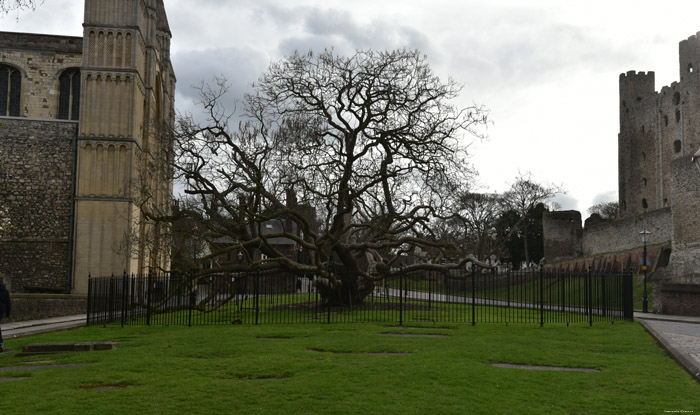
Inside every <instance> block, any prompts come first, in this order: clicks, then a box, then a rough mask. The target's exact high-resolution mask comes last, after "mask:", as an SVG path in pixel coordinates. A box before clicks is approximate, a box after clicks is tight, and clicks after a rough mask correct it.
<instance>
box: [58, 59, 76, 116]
mask: <svg viewBox="0 0 700 415" xmlns="http://www.w3.org/2000/svg"><path fill="white" fill-rule="evenodd" d="M58 88H59V98H58V118H59V119H61V120H76V121H77V120H78V118H79V116H80V70H78V69H76V68H71V69H66V70H65V71H63V72H62V73H61V76H59V77H58Z"/></svg>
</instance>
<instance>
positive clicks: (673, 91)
mask: <svg viewBox="0 0 700 415" xmlns="http://www.w3.org/2000/svg"><path fill="white" fill-rule="evenodd" d="M679 63H680V81H679V82H674V83H673V84H671V85H670V86H665V87H663V88H661V91H659V92H657V91H656V90H655V83H654V72H635V71H630V72H627V73H623V74H621V75H620V134H619V135H618V182H619V206H620V211H619V214H620V217H619V219H617V220H612V221H602V220H600V219H599V218H596V217H595V216H593V217H591V218H589V219H588V220H587V221H586V226H585V227H584V228H582V227H581V215H580V213H579V212H576V211H566V212H552V213H550V214H546V215H545V217H544V218H543V226H544V233H545V256H546V257H547V260H548V261H557V260H565V259H571V258H574V259H575V258H579V259H582V258H586V259H587V261H588V263H591V262H593V261H596V260H597V261H598V262H599V263H600V262H601V261H611V260H615V261H619V262H622V263H627V264H629V265H632V266H633V267H635V268H637V266H638V264H639V260H640V257H641V250H642V248H641V246H642V241H641V239H640V238H639V232H640V231H642V230H643V229H646V230H648V231H651V232H652V233H651V235H650V242H649V243H648V244H649V245H650V247H649V248H650V249H649V258H650V260H651V270H652V271H653V272H652V274H651V275H652V280H653V283H654V308H655V310H656V311H658V312H663V313H667V314H688V313H692V314H695V315H700V172H699V171H698V169H697V168H696V167H695V166H694V164H693V162H692V156H693V154H694V153H695V152H696V151H698V148H700V33H698V34H697V35H693V36H691V37H689V38H688V39H686V40H683V41H681V42H680V44H679Z"/></svg>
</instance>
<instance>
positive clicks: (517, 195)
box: [503, 173, 565, 264]
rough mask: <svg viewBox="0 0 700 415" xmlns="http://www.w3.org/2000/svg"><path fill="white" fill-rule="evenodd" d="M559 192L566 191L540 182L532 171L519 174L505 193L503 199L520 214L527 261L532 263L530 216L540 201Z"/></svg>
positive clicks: (543, 201)
mask: <svg viewBox="0 0 700 415" xmlns="http://www.w3.org/2000/svg"><path fill="white" fill-rule="evenodd" d="M559 193H565V192H564V190H563V189H562V188H561V186H557V185H553V184H548V183H538V182H536V181H535V180H534V179H533V178H532V174H531V173H526V174H522V173H521V174H519V175H518V177H517V178H516V179H515V182H513V184H511V186H510V189H509V190H508V191H507V192H505V193H504V194H503V200H504V201H505V203H506V205H507V206H508V208H510V209H512V210H514V211H515V212H517V213H518V215H519V216H520V220H519V222H518V226H519V227H520V228H521V230H522V233H523V234H524V235H525V236H524V237H523V241H524V242H523V243H524V249H525V263H526V264H529V263H530V254H529V250H528V242H527V240H528V238H527V235H528V232H529V230H530V229H529V226H530V225H529V223H530V221H529V220H527V218H528V216H529V215H531V214H532V212H533V211H534V210H535V207H536V206H537V205H538V204H540V203H546V202H547V200H548V199H550V198H552V197H553V196H554V195H556V194H559Z"/></svg>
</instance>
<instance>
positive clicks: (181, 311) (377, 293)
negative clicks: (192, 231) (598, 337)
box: [88, 269, 633, 326]
mask: <svg viewBox="0 0 700 415" xmlns="http://www.w3.org/2000/svg"><path fill="white" fill-rule="evenodd" d="M325 282H326V280H325V279H323V278H321V277H319V276H316V275H310V274H299V273H293V272H284V271H274V272H273V271H266V272H262V271H254V272H249V273H226V274H217V275H208V276H199V277H187V276H171V275H156V274H155V273H149V274H148V275H143V276H142V275H138V276H137V275H133V274H132V275H127V274H124V275H122V276H112V277H100V278H92V277H91V278H90V282H89V292H88V324H93V325H94V324H105V323H112V322H121V324H122V325H154V324H157V325H190V326H191V325H205V324H265V323H312V322H324V323H334V322H368V321H375V322H388V323H398V324H403V323H405V322H418V321H421V322H450V323H471V324H476V323H489V322H496V323H538V324H540V325H544V324H545V323H566V324H568V323H574V322H585V323H588V324H593V322H602V321H619V320H632V318H633V310H632V307H633V306H632V273H631V272H618V273H611V272H605V271H594V270H583V271H575V272H572V271H565V270H546V269H538V270H528V271H515V272H510V271H508V272H501V273H496V272H494V271H493V270H488V269H483V270H477V271H474V272H470V273H467V272H452V273H450V274H443V273H437V272H412V273H407V272H400V273H399V276H397V277H396V278H391V279H381V280H377V281H373V282H370V283H367V284H369V285H367V284H365V286H364V287H363V292H364V293H365V294H366V295H359V291H360V289H359V288H358V286H357V284H354V285H353V284H345V285H344V286H343V287H340V288H335V292H334V293H333V294H334V295H329V293H328V292H329V291H328V289H325V290H324V289H323V287H325V285H324V283H325ZM322 292H323V295H322ZM367 292H369V293H368V294H367ZM358 298H362V300H361V301H359V300H358ZM353 299H355V300H353Z"/></svg>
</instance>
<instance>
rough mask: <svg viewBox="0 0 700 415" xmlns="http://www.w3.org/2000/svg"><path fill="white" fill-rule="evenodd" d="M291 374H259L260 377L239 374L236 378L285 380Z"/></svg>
mask: <svg viewBox="0 0 700 415" xmlns="http://www.w3.org/2000/svg"><path fill="white" fill-rule="evenodd" d="M290 377H291V376H260V377H251V376H239V377H238V380H285V379H289V378H290Z"/></svg>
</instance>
